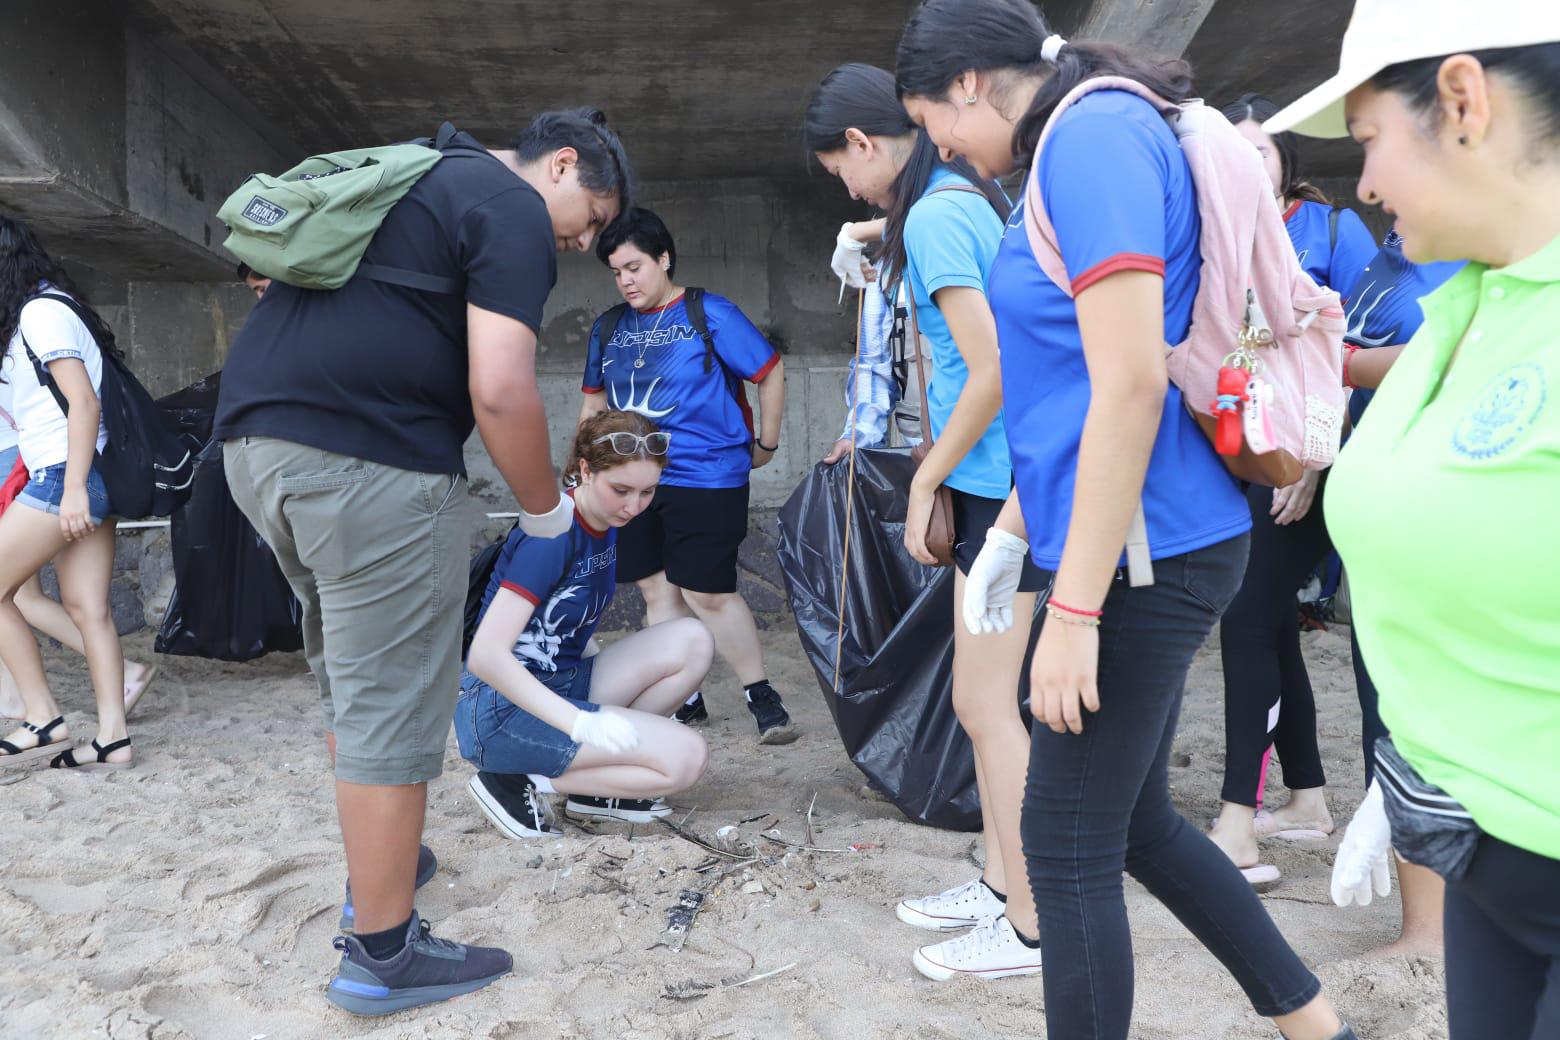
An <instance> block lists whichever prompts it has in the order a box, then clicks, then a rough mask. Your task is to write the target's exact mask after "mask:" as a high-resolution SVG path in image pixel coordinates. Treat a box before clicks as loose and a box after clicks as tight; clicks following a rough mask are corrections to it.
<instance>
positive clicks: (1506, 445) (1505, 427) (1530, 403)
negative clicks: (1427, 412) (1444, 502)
mask: <svg viewBox="0 0 1560 1040" xmlns="http://www.w3.org/2000/svg"><path fill="white" fill-rule="evenodd" d="M1548 399H1549V384H1548V380H1547V379H1546V378H1545V376H1544V370H1543V368H1541V367H1540V366H1538V365H1536V364H1533V363H1532V362H1524V363H1523V364H1520V365H1513V366H1511V367H1510V368H1508V369H1506V371H1504V372H1502V373H1501V374H1500V375H1498V376H1496V377H1495V378H1494V379H1492V380H1490V382H1489V383H1488V384H1487V385H1486V386H1485V388H1484V390H1483V392H1482V393H1480V394H1479V399H1478V400H1477V401H1476V402H1475V403H1474V405H1473V407H1472V408H1471V409H1469V411H1468V414H1467V415H1465V416H1463V418H1462V421H1461V422H1460V423H1458V424H1457V428H1456V429H1455V430H1453V431H1452V450H1453V451H1455V452H1456V453H1457V454H1459V455H1461V456H1463V457H1464V458H1468V459H1474V460H1475V461H1482V460H1485V459H1493V458H1496V457H1497V456H1500V455H1502V454H1504V453H1505V452H1507V451H1509V450H1510V449H1511V448H1512V447H1513V446H1514V445H1516V444H1517V443H1518V442H1520V441H1521V440H1522V438H1523V437H1525V436H1526V435H1527V432H1528V431H1529V430H1530V429H1532V428H1533V424H1534V422H1535V421H1537V419H1538V417H1539V416H1540V415H1542V414H1543V411H1544V405H1545V404H1547V403H1548Z"/></svg>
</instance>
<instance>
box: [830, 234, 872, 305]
mask: <svg viewBox="0 0 1560 1040" xmlns="http://www.w3.org/2000/svg"><path fill="white" fill-rule="evenodd" d="M866 248H867V244H866V243H865V242H862V241H859V240H857V239H855V238H852V237H851V234H850V222H849V221H846V222H845V223H844V224H841V225H840V235H839V237H838V238H837V239H835V240H834V256H833V258H832V259H830V260H829V268H830V269H831V270H832V271H833V272H834V276H835V277H836V278H838V279H839V280H840V281H841V282H843V283H845V284H846V285H848V286H850V287H851V288H852V289H865V288H866V287H867V276H866V274H865V273H863V272H862V270H861V267H862V259H861V255H862V251H863V250H865V249H866Z"/></svg>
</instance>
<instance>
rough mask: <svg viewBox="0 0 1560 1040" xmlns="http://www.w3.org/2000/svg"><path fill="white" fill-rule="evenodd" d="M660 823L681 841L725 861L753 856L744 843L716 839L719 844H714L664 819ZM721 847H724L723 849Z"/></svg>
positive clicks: (749, 848)
mask: <svg viewBox="0 0 1560 1040" xmlns="http://www.w3.org/2000/svg"><path fill="white" fill-rule="evenodd" d="M660 823H661V826H663V827H665V828H666V829H667V830H669V831H671V832H672V833H673V834H675V835H677V836H678V837H679V838H681V839H682V840H683V841H688V842H692V843H693V844H695V845H697V846H699V848H701V849H704V850H705V851H706V852H713V853H715V854H716V855H717V856H724V857H726V858H727V859H748V858H750V857H751V856H752V855H753V851H752V847H751V846H749V845H747V843H746V842H732V841H724V840H721V839H716V841H719V842H720V844H716V842H715V841H710V840H708V839H705V838H701V837H699V836H698V835H697V834H695V833H693V832H692V831H688V830H684V829H683V828H682V827H679V826H678V825H677V824H675V823H673V822H672V821H671V820H668V819H666V818H664V817H663V818H661V820H660ZM722 845H724V846H725V847H724V848H723V847H722Z"/></svg>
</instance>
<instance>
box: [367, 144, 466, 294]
mask: <svg viewBox="0 0 1560 1040" xmlns="http://www.w3.org/2000/svg"><path fill="white" fill-rule="evenodd" d="M458 133H460V129H459V128H458V127H457V126H456V125H455V124H454V123H451V122H449V121H445V122H444V123H443V124H442V125H441V126H440V127H439V129H438V131H437V132H436V133H435V134H434V135H433V136H432V137H420V138H418V139H417V140H416V141H415V142H413V143H415V144H420V145H423V146H425V147H428V148H432V149H434V150H435V151H439V152H444V151H448V150H449V148H450V142H451V141H453V140H454V139H455V135H456V134H458ZM353 273H354V275H362V276H363V277H364V278H368V279H370V280H372V281H376V282H387V283H389V284H390V285H400V286H404V287H406V288H408V289H421V290H422V291H423V292H431V293H438V294H440V295H441V296H462V295H464V294H465V292H466V280H465V279H464V278H447V277H445V276H444V275H438V274H427V273H426V272H423V271H410V270H407V269H406V268H404V267H389V266H386V265H385V264H365V263H359V264H358V265H357V270H356V271H355V272H353Z"/></svg>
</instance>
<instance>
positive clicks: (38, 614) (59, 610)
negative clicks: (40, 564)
mask: <svg viewBox="0 0 1560 1040" xmlns="http://www.w3.org/2000/svg"><path fill="white" fill-rule="evenodd" d="M16 606H17V608H18V609H19V610H21V612H22V617H24V618H26V619H27V623H28V624H29V625H31V626H32V627H33V628H36V629H37V630H38V631H40V632H42V633H43V634H44V635H46V636H48V637H49V638H50V639H53V640H54V641H55V642H57V643H59V644H60V645H61V646H65V647H69V648H70V649H72V650H74V651H76V653H78V654H81V655H82V656H86V652H87V651H86V645H85V644H84V643H83V642H82V639H81V631H80V630H79V629H78V628H76V625H75V623H74V622H72V621H71V619H70V613H69V612H68V611H67V610H66V609H65V608H64V607H62V606H61V605H60V604H58V603H56V602H54V600H52V599H50V598H49V597H48V596H46V595H44V592H43V585H42V584H41V583H40V582H39V581H38V575H37V574H34V575H33V576H32V577H31V578H28V579H27V582H26V583H25V584H24V585H23V586H22V587H21V588H20V589H17V590H16ZM149 671H151V666H150V665H144V664H140V663H139V662H136V661H131V660H128V659H127V660H126V661H125V662H124V672H125V683H126V685H127V686H128V685H129V684H132V683H139V682H141V681H143V680H144V679H145V678H146V673H147V672H149ZM4 703H5V702H4V697H3V695H0V709H3V706H4ZM3 714H5V712H4V711H3V710H0V715H3Z"/></svg>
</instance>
